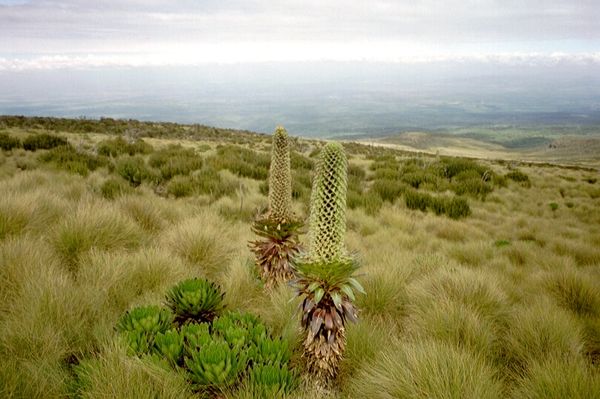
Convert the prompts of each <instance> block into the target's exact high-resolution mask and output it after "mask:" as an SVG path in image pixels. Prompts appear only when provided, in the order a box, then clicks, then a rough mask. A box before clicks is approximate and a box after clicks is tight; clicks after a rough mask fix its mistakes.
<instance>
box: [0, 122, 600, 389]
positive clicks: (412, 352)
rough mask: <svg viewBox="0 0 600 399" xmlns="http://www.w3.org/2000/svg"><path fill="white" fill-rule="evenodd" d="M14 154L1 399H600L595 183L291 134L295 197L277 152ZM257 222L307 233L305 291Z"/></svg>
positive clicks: (34, 130)
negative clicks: (259, 249)
mask: <svg viewBox="0 0 600 399" xmlns="http://www.w3.org/2000/svg"><path fill="white" fill-rule="evenodd" d="M171 131H172V133H173V134H172V135H171V134H170V133H171ZM0 149H1V150H0V193H1V196H0V357H1V358H2V362H1V363H0V396H2V397H28V398H29V397H71V396H74V397H86V398H97V397H136V398H139V397H165V398H179V397H192V396H194V395H201V396H202V395H204V396H208V397H212V396H222V397H227V398H250V397H276V396H288V397H299V398H302V397H305V398H316V397H334V398H335V397H340V398H341V397H372V398H377V397H381V398H397V397H399V398H429V397H439V398H505V397H514V398H565V397H573V398H594V397H597V394H598V392H600V289H599V288H598V287H600V185H599V183H598V180H597V173H598V172H597V171H595V170H591V169H586V168H572V167H570V168H565V167H561V166H560V165H535V164H524V163H521V164H519V163H516V162H502V161H484V160H473V159H465V158H449V157H436V156H428V155H424V154H416V153H409V152H400V151H395V150H393V149H388V148H382V147H374V146H366V145H360V144H356V143H350V142H348V143H343V144H342V145H339V144H326V143H324V142H321V141H317V140H303V139H295V138H290V139H289V142H288V151H289V159H286V158H285V156H284V157H283V158H282V159H283V161H282V162H283V163H282V164H284V165H285V164H286V162H289V165H290V171H289V174H284V177H283V178H280V179H279V180H278V181H277V182H275V181H274V180H271V179H269V177H270V176H273V174H274V173H273V171H272V170H271V171H270V168H271V165H272V161H271V159H272V155H273V153H274V152H276V151H275V150H274V146H273V141H272V137H270V136H267V135H258V134H253V133H249V132H234V131H219V130H218V129H213V128H204V127H202V128H201V127H193V126H182V125H172V124H152V123H142V122H135V123H134V122H130V123H126V122H123V121H111V120H104V121H87V120H83V121H82V120H62V119H53V118H19V117H3V118H2V120H1V121H0ZM346 158H347V161H346ZM324 164H330V167H331V170H337V171H338V172H336V173H334V174H327V175H325V176H328V177H327V178H324V177H323V176H324V175H322V174H320V173H321V172H322V171H323V168H324V166H323V165H324ZM340 165H346V166H344V167H343V168H342V167H341V166H340ZM328 170H329V169H328ZM319 176H321V177H319ZM332 176H333V177H332ZM336 176H337V177H336ZM342 176H345V177H342ZM281 179H283V180H281ZM327 179H329V180H331V181H329V182H326V183H324V180H327ZM281 182H283V184H279V183H281ZM274 185H279V186H281V187H282V188H279V189H275V188H274ZM273 190H283V192H285V193H286V194H285V196H283V197H278V196H276V195H275V194H274V191H273ZM318 190H321V191H320V192H321V194H317V193H318V192H319V191H318ZM344 193H345V195H344ZM323 195H325V196H326V197H327V198H329V199H330V200H331V201H332V203H335V204H340V203H341V200H340V198H344V201H345V205H346V206H347V209H343V208H341V207H340V208H336V207H331V206H328V207H327V209H328V210H329V213H327V214H325V213H320V212H319V209H321V208H322V202H321V200H318V199H316V198H323ZM315 196H316V197H315ZM311 197H312V198H311ZM274 203H277V204H280V205H281V206H279V205H275V206H273V205H272V204H274ZM282 204H283V205H282ZM273 208H276V209H275V211H274V212H268V210H269V209H270V210H271V211H273ZM258 210H267V215H270V216H272V219H271V220H272V221H274V222H278V223H281V222H282V221H286V220H294V221H296V220H297V221H301V222H303V224H304V227H303V228H300V227H299V228H298V229H297V230H294V232H295V233H297V234H298V236H297V239H296V238H294V243H296V240H297V242H298V243H299V245H302V246H303V247H304V248H302V251H301V252H299V254H300V255H299V256H298V257H297V258H298V261H297V264H296V265H294V268H297V270H296V273H297V275H295V274H294V275H290V274H286V273H283V274H280V275H278V276H277V277H276V278H274V279H273V281H274V282H273V283H267V282H268V281H269V279H268V273H262V272H261V270H262V271H264V270H265V269H264V268H261V267H257V259H258V260H259V262H258V263H259V266H260V265H261V263H260V259H261V258H260V257H257V253H256V252H254V253H253V252H252V251H251V250H250V249H249V248H248V243H249V242H252V241H256V240H257V236H256V229H254V231H253V229H252V226H253V225H254V226H256V223H257V221H261V220H264V219H262V218H261V215H262V216H264V215H265V214H264V213H263V214H261V213H258ZM332 210H333V211H332ZM286 218H287V219H286ZM269 225H272V223H271V224H269ZM319 226H320V227H319ZM294 227H295V226H294ZM319 228H321V229H322V230H319ZM319 231H321V232H320V233H319ZM331 232H335V234H333V235H331ZM270 237H271V238H272V236H270ZM259 239H268V237H266V238H265V237H264V236H263V237H262V238H260V236H259ZM323 244H326V245H323ZM291 254H292V256H291V258H290V259H292V258H293V259H296V255H297V254H296V250H295V249H294V251H291ZM259 255H260V254H259ZM263 260H264V259H263ZM266 262H267V263H268V262H269V259H267V260H266ZM294 262H295V261H294ZM359 265H360V268H358V269H357V266H359ZM271 266H273V264H272V263H269V268H267V270H271V269H270V267H271ZM323 270H329V271H332V272H331V273H326V275H323V274H322V273H323ZM328 278H331V280H328ZM289 279H291V280H292V282H291V283H290V284H287V283H285V282H284V281H286V280H289ZM294 287H295V288H296V289H294ZM359 287H360V288H359ZM363 288H364V292H365V293H366V295H363V294H360V292H362V291H363ZM348 289H350V290H348ZM317 297H318V299H319V301H316V298H317ZM342 302H343V305H342ZM313 303H316V306H313V305H312V304H313ZM307 304H308V306H307ZM338 304H339V306H338ZM299 305H302V306H301V309H300V310H299V309H298V308H299ZM319 306H320V307H319ZM339 308H341V309H343V310H342V311H341V313H340V312H338V310H336V309H339ZM346 310H347V311H346ZM328 316H329V318H330V319H331V320H332V322H331V323H330V322H329V321H328V322H327V323H324V320H325V318H327V317H328ZM338 318H340V319H342V321H343V323H342V324H338V323H337V322H335V323H333V320H334V319H335V320H338ZM346 318H349V319H354V318H358V322H357V323H346ZM315 320H317V321H315ZM328 320H329V319H328ZM313 326H315V327H314V329H313ZM307 334H308V335H307ZM329 337H334V338H333V341H330V339H331V338H329ZM332 342H334V344H332ZM325 343H327V344H329V346H328V347H327V346H325V345H324V344H325ZM326 348H330V349H331V348H336V349H335V350H334V351H333V352H331V353H333V355H332V354H327V353H328V352H327V350H328V349H326ZM339 348H341V349H340V350H338V349H339ZM338 352H339V355H338ZM311 353H312V354H313V355H316V354H318V355H319V356H320V355H321V354H325V357H322V358H320V359H319V358H315V357H313V359H317V360H312V361H311V357H310V356H311ZM319 365H322V366H323V367H321V366H319ZM330 371H331V372H330ZM311 376H313V377H311ZM314 376H317V377H318V378H321V379H324V380H326V381H327V383H326V384H314V383H313V382H314Z"/></svg>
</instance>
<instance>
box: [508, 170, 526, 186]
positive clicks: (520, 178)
mask: <svg viewBox="0 0 600 399" xmlns="http://www.w3.org/2000/svg"><path fill="white" fill-rule="evenodd" d="M504 177H506V178H507V179H510V180H512V181H515V182H517V183H521V184H523V185H529V184H530V181H529V176H528V175H527V174H526V173H524V172H522V171H520V170H519V169H513V170H511V171H510V172H508V173H507V174H506V175H505V176H504Z"/></svg>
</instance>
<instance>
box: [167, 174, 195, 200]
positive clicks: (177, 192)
mask: <svg viewBox="0 0 600 399" xmlns="http://www.w3.org/2000/svg"><path fill="white" fill-rule="evenodd" d="M194 188H195V187H194V180H193V179H192V178H190V177H188V176H175V177H174V178H173V179H171V181H169V182H168V183H167V193H168V194H169V195H172V196H173V197H175V198H180V197H187V196H190V195H192V194H193V193H194Z"/></svg>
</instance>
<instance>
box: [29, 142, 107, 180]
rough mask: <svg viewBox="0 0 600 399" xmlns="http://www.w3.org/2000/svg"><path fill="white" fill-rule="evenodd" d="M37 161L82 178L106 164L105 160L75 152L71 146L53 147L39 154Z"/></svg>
mask: <svg viewBox="0 0 600 399" xmlns="http://www.w3.org/2000/svg"><path fill="white" fill-rule="evenodd" d="M39 160H40V161H41V162H45V163H48V164H51V165H52V166H54V167H55V168H57V169H61V170H66V171H67V172H71V173H76V174H79V175H82V176H87V175H88V173H89V172H90V171H93V170H96V169H97V168H99V167H101V166H105V165H106V164H107V162H106V160H105V159H103V158H100V157H96V156H94V155H90V154H87V153H85V152H80V151H77V150H76V149H75V148H74V147H73V146H71V145H62V146H59V147H54V148H52V149H50V150H48V151H47V152H45V153H43V154H41V155H40V156H39Z"/></svg>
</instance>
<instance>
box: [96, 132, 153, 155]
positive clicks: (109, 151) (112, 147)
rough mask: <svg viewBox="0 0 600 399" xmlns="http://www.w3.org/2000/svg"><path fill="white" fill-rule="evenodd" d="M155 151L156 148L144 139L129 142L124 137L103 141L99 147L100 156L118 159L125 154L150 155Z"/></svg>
mask: <svg viewBox="0 0 600 399" xmlns="http://www.w3.org/2000/svg"><path fill="white" fill-rule="evenodd" d="M153 150H154V148H153V147H152V146H151V145H150V144H148V143H146V142H145V141H144V140H142V139H137V140H134V141H127V140H125V139H124V138H123V137H117V138H115V139H109V140H103V141H101V142H99V143H98V146H97V151H98V154H100V155H105V156H111V157H118V156H119V155H124V154H128V155H135V154H149V153H151V152H152V151H153Z"/></svg>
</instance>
